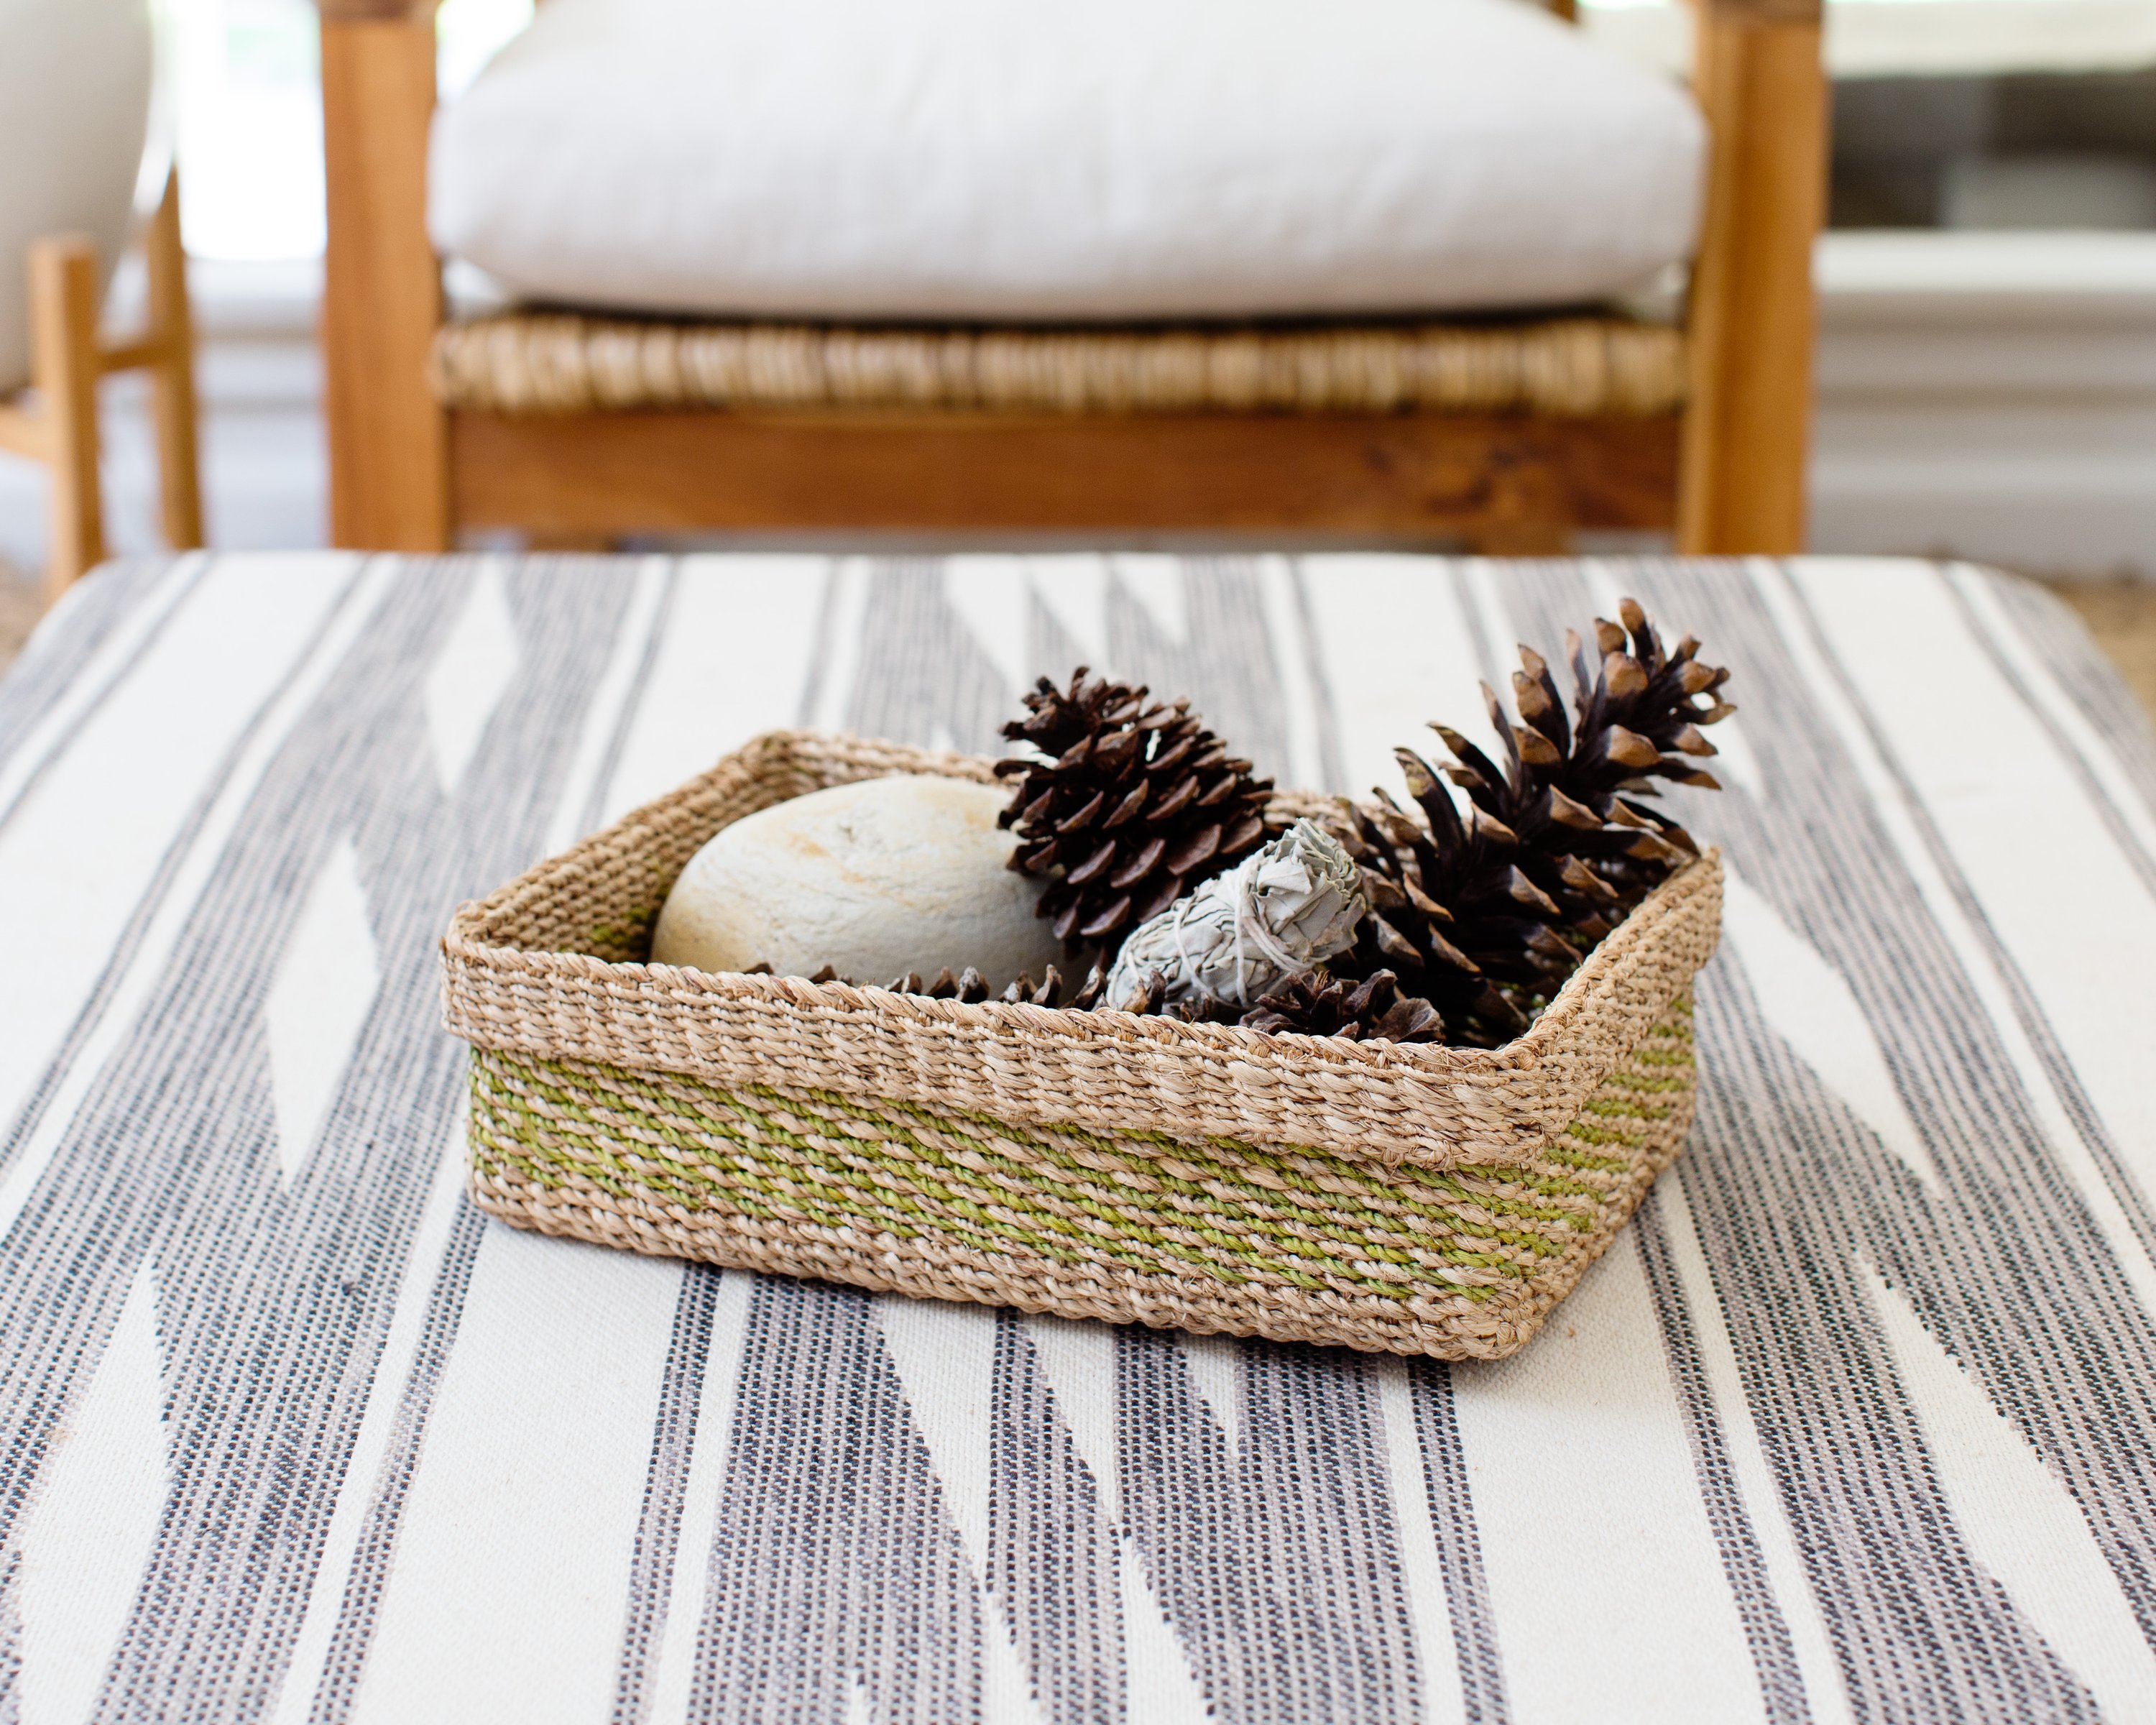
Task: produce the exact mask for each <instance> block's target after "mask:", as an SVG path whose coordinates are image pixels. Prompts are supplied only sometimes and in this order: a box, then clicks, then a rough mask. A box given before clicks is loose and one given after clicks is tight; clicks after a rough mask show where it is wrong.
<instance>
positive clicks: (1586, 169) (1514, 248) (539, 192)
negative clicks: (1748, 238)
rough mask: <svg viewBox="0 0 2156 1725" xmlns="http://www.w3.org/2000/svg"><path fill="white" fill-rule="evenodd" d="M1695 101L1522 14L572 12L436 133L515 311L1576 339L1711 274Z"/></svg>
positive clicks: (537, 26)
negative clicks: (1342, 323) (1403, 320)
mask: <svg viewBox="0 0 2156 1725" xmlns="http://www.w3.org/2000/svg"><path fill="white" fill-rule="evenodd" d="M1704 151H1705V131H1704V126H1703V124H1702V121H1701V118H1700V116H1699V114H1698V112H1697V109H1696V108H1695V107H1694V106H1693V105H1692V103H1691V99H1690V98H1689V97H1688V96H1687V95H1686V94H1685V93H1684V92H1683V91H1682V90H1680V89H1678V88H1677V87H1676V85H1672V84H1671V83H1669V82H1668V81H1666V80H1664V79H1663V78H1661V76H1660V75H1658V74H1655V73H1653V72H1650V71H1648V70H1645V69H1641V68H1640V67H1637V66H1635V65H1633V64H1630V63H1629V62H1627V61H1625V60H1623V59H1619V58H1617V57H1615V56H1614V55H1612V54H1609V52H1608V51H1607V50H1604V49H1599V48H1597V47H1595V46H1594V45H1592V44H1589V43H1588V42H1586V41H1585V40H1584V39H1582V38H1581V37H1580V36H1579V35H1578V33H1576V32H1573V31H1572V30H1570V29H1569V28H1567V27H1566V26H1564V25H1563V24H1561V23H1558V21H1556V20H1555V19H1553V18H1551V17H1549V16H1548V15H1547V14H1545V13H1542V12H1540V11H1538V10H1536V9H1535V8H1532V7H1529V6H1526V5H1522V4H1519V3H1517V0H1343V3H1341V4H1337V5H1332V6H1326V7H1319V8H1311V7H1307V6H1302V5H1297V4H1295V3H1293V0H1188V3H1183V4H1178V5H1175V6H1168V7H1162V6H1157V5H1149V4H1147V3H1145V0H1094V3H1091V4H1087V5H1085V6H1078V7H1060V8H1048V7H1039V6H1013V5H1009V4H1000V3H996V0H906V3H896V4H890V3H879V0H804V3H802V4H797V5H790V6H757V5H752V4H748V3H747V0H548V3H547V4H546V5H545V6H543V7H542V8H540V9H539V12H538V15H537V16H536V18H535V20H534V21H533V23H531V26H530V28H528V29H526V31H525V33H523V34H522V35H521V37H519V38H518V39H516V41H515V42H513V43H511V44H510V46H509V47H508V48H507V49H505V50H504V51H503V52H502V54H500V56H498V57H497V58H496V59H495V61H494V63H493V64H491V65H490V66H489V67H488V68H487V69H486V70H485V72H484V73H482V74H480V78H479V79H478V80H477V81H476V82H475V84H474V85H472V86H471V87H470V90H467V91H466V92H465V94H464V95H462V96H461V97H460V98H459V99H458V100H455V101H454V102H453V103H451V104H450V105H448V106H447V107H445V108H444V110H442V112H441V113H440V115H439V117H438V119H437V121H436V127H435V133H434V161H433V169H432V191H431V196H432V204H433V207H432V218H431V219H432V226H433V230H434V238H435V241H436V243H437V244H439V246H440V247H441V248H442V249H444V251H445V252H448V253H449V254H454V255H456V256H459V257H462V258H465V259H468V260H470V262H472V263H475V264H479V265H480V266H481V267H482V268H483V269H485V270H489V271H490V272H492V273H493V274H494V275H496V276H497V277H499V278H500V280H502V281H503V282H504V283H506V285H509V286H510V287H511V288H512V289H514V290H516V291H518V292H520V293H521V294H524V295H528V296H531V297H532V298H536V299H543V300H557V301H561V302H564V303H567V304H572V305H593V306H618V307H624V308H630V309H639V310H646V311H670V312H678V313H689V314H706V315H715V316H761V317H810V318H836V319H844V320H850V321H879V320H886V319H891V320H903V319H935V320H946V321H947V320H953V319H957V320H965V319H981V320H1031V321H1087V320H1146V319H1158V318H1190V317H1245V316H1293V315H1301V314H1310V315H1322V314H1332V315H1339V314H1357V313H1368V312H1381V313H1382V312H1430V311H1455V310H1488V309H1496V308H1504V307H1512V306H1536V305H1545V306H1546V305H1566V304H1574V303H1578V302H1581V301H1584V300H1594V299H1597V298H1601V297H1606V296H1608V295H1612V294H1614V293H1617V292H1620V291H1621V290H1625V289H1627V288H1630V287H1633V286H1635V285H1639V284H1640V282H1641V281H1642V280H1644V279H1645V278H1646V277H1647V276H1649V275H1650V274H1651V273H1652V272H1654V271H1655V270H1658V269H1660V268H1661V266H1663V265H1665V264H1670V263H1672V262H1675V261H1677V260H1679V259H1684V258H1686V256H1688V255H1689V254H1690V249H1691V244H1692V240H1693V235H1694V231H1695V228H1696V226H1697V219H1698V211H1699V206H1700V199H1701V188H1702V163H1703V161H1704Z"/></svg>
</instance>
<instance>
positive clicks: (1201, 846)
mask: <svg viewBox="0 0 2156 1725" xmlns="http://www.w3.org/2000/svg"><path fill="white" fill-rule="evenodd" d="M1025 705H1026V716H1025V717H1024V718H1023V719H1019V720H1015V721H1013V722H1012V723H1010V724H1009V725H1006V726H1004V736H1005V737H1009V738H1010V739H1011V740H1012V741H1013V742H1029V743H1031V744H1033V745H1034V747H1036V748H1037V749H1039V751H1040V752H1041V755H1042V756H1043V757H1045V758H1038V759H1036V758H1029V757H1028V758H1013V759H1010V760H1005V761H999V762H997V763H996V773H997V774H998V777H1000V778H1014V779H1016V780H1017V781H1018V783H1017V786H1016V788H1015V789H1014V792H1013V793H1012V796H1011V802H1010V806H1009V808H1008V809H1005V810H1004V814H1003V817H1002V824H1004V826H1006V827H1013V826H1014V827H1016V828H1017V829H1018V834H1019V845H1018V849H1017V850H1015V851H1014V853H1013V854H1012V856H1011V866H1012V867H1013V868H1014V869H1016V870H1019V872H1020V873H1022V874H1026V875H1034V876H1037V877H1039V878H1041V879H1044V880H1047V881H1048V883H1049V885H1048V887H1047V890H1046V891H1045V892H1043V893H1042V895H1041V899H1040V914H1041V915H1042V916H1047V917H1050V918H1052V919H1053V925H1052V926H1053V927H1054V928H1055V934H1056V937H1057V938H1058V939H1059V940H1060V941H1061V942H1063V944H1064V947H1065V949H1066V950H1067V951H1069V952H1073V953H1076V952H1080V951H1082V950H1084V949H1085V948H1086V947H1094V948H1096V949H1098V950H1099V951H1101V952H1102V953H1104V954H1106V955H1108V956H1112V955H1113V953H1114V952H1115V950H1116V947H1120V946H1121V945H1122V941H1123V938H1124V937H1125V936H1127V935H1128V934H1129V933H1130V932H1131V931H1132V929H1134V928H1136V927H1137V926H1138V924H1140V923H1141V922H1144V921H1145V920H1146V919H1147V917H1148V916H1153V915H1155V914H1156V913H1158V911H1163V910H1165V909H1167V908H1168V906H1169V905H1171V904H1173V902H1174V901H1176V900H1177V899H1178V898H1179V897H1181V896H1183V893H1184V892H1186V891H1188V890H1189V889H1190V888H1191V887H1193V886H1196V885H1197V884H1198V883H1199V881H1200V880H1204V879H1206V878H1207V877H1208V876H1209V875H1214V874H1217V873H1218V872H1219V870H1222V869H1224V868H1227V867H1229V866H1230V865H1233V864H1234V863H1235V862H1238V861H1240V860H1241V859H1242V858H1243V857H1244V856H1245V855H1248V854H1249V853H1250V851H1252V850H1255V849H1256V848H1257V847H1258V845H1260V844H1261V843H1262V842H1263V841H1264V839H1265V802H1266V798H1267V795H1268V793H1270V791H1271V789H1272V781H1271V780H1270V779H1262V780H1261V779H1254V778H1251V777H1250V762H1248V761H1242V760H1236V759H1234V758H1231V757H1229V753H1228V749H1227V745H1226V744H1224V743H1223V742H1221V741H1220V739H1219V737H1215V736H1214V734H1213V733H1212V732H1210V731H1208V730H1207V729H1206V728H1205V727H1204V725H1203V724H1201V723H1200V722H1199V719H1198V717H1197V716H1196V715H1194V714H1193V713H1192V712H1191V711H1190V710H1189V703H1188V701H1177V702H1175V703H1174V704H1173V706H1163V705H1161V704H1160V703H1158V702H1154V703H1152V704H1148V703H1147V691H1145V690H1144V689H1143V688H1136V689H1133V688H1132V687H1131V686H1129V685H1127V684H1123V683H1115V682H1110V681H1107V680H1104V679H1101V678H1098V677H1090V678H1089V677H1088V675H1086V669H1085V667H1083V666H1082V665H1081V667H1080V668H1079V669H1078V670H1077V671H1076V672H1075V673H1074V674H1073V675H1072V677H1071V679H1070V687H1069V688H1068V689H1058V688H1057V687H1056V686H1055V685H1054V684H1053V683H1051V682H1050V681H1049V680H1048V679H1047V678H1045V677H1043V678H1042V679H1041V680H1040V682H1039V685H1038V686H1037V687H1036V688H1035V689H1034V691H1033V692H1032V693H1030V694H1029V695H1028V696H1026V697H1025Z"/></svg>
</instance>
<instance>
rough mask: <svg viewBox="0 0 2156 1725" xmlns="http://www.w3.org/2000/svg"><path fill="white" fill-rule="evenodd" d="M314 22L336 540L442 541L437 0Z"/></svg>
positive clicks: (357, 543)
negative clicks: (433, 366)
mask: <svg viewBox="0 0 2156 1725" xmlns="http://www.w3.org/2000/svg"><path fill="white" fill-rule="evenodd" d="M321 24H322V49H321V59H322V134H323V136H322V142H323V155H324V158H325V165H326V170H327V181H328V186H327V189H328V206H329V247H328V254H327V257H326V268H325V277H324V282H323V292H322V359H323V371H324V380H323V381H324V387H325V391H326V398H327V408H328V421H329V442H330V521H331V537H332V539H333V540H334V541H335V542H336V544H338V545H341V546H349V547H356V548H359V549H363V550H376V551H442V550H446V549H448V548H449V537H450V522H449V422H448V419H447V417H446V416H445V415H444V413H443V412H442V409H441V408H440V407H439V405H437V403H435V401H434V394H433V392H432V391H431V390H430V389H429V387H428V382H427V356H428V352H429V348H430V347H431V346H432V344H433V341H434V331H435V330H436V329H437V328H438V327H439V326H440V323H441V321H442V283H441V269H440V265H439V263H438V261H437V260H436V259H435V257H434V249H433V248H432V247H431V246H430V245H429V243H428V239H427V135H428V128H429V123H430V121H431V120H432V118H433V115H434V0H321Z"/></svg>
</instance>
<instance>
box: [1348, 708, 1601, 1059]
mask: <svg viewBox="0 0 2156 1725" xmlns="http://www.w3.org/2000/svg"><path fill="white" fill-rule="evenodd" d="M1396 753H1397V754H1399V756H1400V757H1401V765H1402V766H1403V767H1404V768H1406V769H1407V773H1408V782H1409V788H1410V789H1411V790H1414V791H1419V793H1420V794H1419V795H1418V796H1417V798H1416V800H1417V802H1418V803H1420V805H1421V807H1422V809H1423V811H1424V816H1425V820H1424V821H1418V820H1416V819H1413V818H1412V817H1411V816H1409V815H1408V814H1405V813H1404V811H1403V810H1402V809H1400V808H1399V805H1398V804H1396V803H1394V801H1393V800H1392V798H1390V797H1389V796H1387V795H1386V794H1385V793H1383V791H1380V792H1378V801H1379V803H1380V805H1381V806H1380V807H1379V809H1378V810H1377V811H1376V812H1375V813H1372V812H1370V811H1367V810H1361V809H1358V811H1357V814H1356V820H1357V825H1358V836H1359V837H1360V839H1361V840H1362V845H1363V854H1362V855H1361V856H1360V857H1358V861H1360V863H1361V864H1362V865H1363V891H1364V892H1365V894H1366V895H1367V896H1368V898H1369V901H1370V914H1369V915H1368V916H1366V917H1365V918H1364V919H1363V927H1362V928H1361V930H1360V931H1359V932H1358V936H1357V938H1356V942H1355V950H1354V952H1353V956H1352V957H1350V958H1348V959H1346V960H1342V961H1337V962H1336V963H1335V964H1334V966H1333V968H1334V969H1335V970H1336V971H1338V972H1341V973H1345V974H1351V975H1355V976H1373V975H1375V974H1376V973H1378V971H1380V970H1390V971H1392V972H1394V973H1396V975H1397V976H1398V977H1399V986H1400V987H1401V988H1403V989H1404V990H1407V991H1409V992H1411V993H1414V994H1416V995H1419V996H1422V997H1424V998H1425V999H1428V1000H1429V1001H1430V1004H1431V1005H1432V1006H1433V1007H1434V1008H1435V1009H1436V1011H1437V1012H1438V1013H1439V1014H1440V1016H1441V1017H1442V1018H1443V1019H1444V1021H1445V1040H1447V1041H1448V1042H1454V1043H1466V1044H1470V1045H1476V1046H1479V1047H1495V1046H1496V1045H1498V1044H1500V1043H1502V1042H1508V1041H1510V1040H1512V1038H1513V1037H1514V1036H1517V1034H1519V1033H1520V1032H1521V1031H1522V1030H1524V1029H1527V1023H1528V1013H1529V1010H1530V1009H1531V1007H1532V1004H1533V1002H1535V1001H1536V1000H1537V999H1541V998H1542V997H1543V996H1544V995H1546V994H1548V993H1553V992H1554V990H1555V988H1556V986H1557V984H1558V983H1559V982H1561V981H1562V980H1563V978H1564V977H1565V976H1567V975H1568V974H1569V973H1570V972H1571V971H1572V969H1573V967H1574V966H1576V965H1577V964H1578V963H1579V960H1580V956H1581V955H1580V952H1579V951H1578V948H1577V947H1573V945H1572V944H1571V943H1570V942H1568V941H1566V940H1565V939H1564V937H1563V936H1562V935H1560V934H1559V933H1558V932H1557V930H1556V928H1555V927H1554V926H1553V925H1555V924H1557V923H1558V922H1559V921H1560V920H1561V913H1560V911H1558V906H1556V904H1555V903H1554V902H1553V901H1551V899H1550V897H1549V896H1548V894H1547V893H1545V892H1543V891H1542V890H1541V889H1540V888H1539V887H1537V886H1536V885H1535V884H1534V882H1533V881H1532V880H1529V879H1528V878H1527V875H1525V874H1524V873H1523V872H1522V870H1520V868H1519V867H1518V866H1517V864H1516V863H1515V862H1514V861H1513V860H1512V853H1513V851H1514V850H1515V849H1516V848H1517V847H1516V846H1515V845H1513V843H1512V837H1511V834H1508V833H1504V832H1502V831H1501V830H1495V831H1493V830H1492V828H1493V827H1494V825H1495V824H1494V823H1492V822H1491V821H1490V820H1489V819H1487V818H1486V817H1484V816H1482V815H1481V813H1480V811H1479V810H1476V809H1473V808H1472V807H1471V808H1470V810H1469V815H1468V818H1467V819H1466V820H1462V819H1461V818H1460V811H1459V810H1458V809H1456V808H1455V807H1454V805H1453V801H1452V798H1451V797H1450V795H1449V794H1447V793H1446V792H1445V788H1444V787H1443V786H1442V785H1440V783H1438V782H1437V780H1436V778H1435V777H1434V776H1432V775H1431V774H1430V770H1429V768H1427V767H1426V766H1424V764H1423V762H1422V761H1421V760H1420V758H1419V757H1417V756H1414V755H1413V754H1411V753H1409V752H1408V751H1406V750H1404V749H1402V750H1399V751H1396Z"/></svg>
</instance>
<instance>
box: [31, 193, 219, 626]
mask: <svg viewBox="0 0 2156 1725" xmlns="http://www.w3.org/2000/svg"><path fill="white" fill-rule="evenodd" d="M143 244H144V249H145V252H146V263H147V264H148V276H149V290H150V291H149V316H148V319H147V322H146V327H145V329H144V331H143V333H142V335H141V337H140V338H139V339H138V340H136V341H123V342H121V343H120V344H118V345H117V346H111V347H108V346H105V345H104V344H103V343H102V342H101V341H100V339H99V336H98V295H97V280H98V270H97V254H96V250H95V248H94V247H93V246H92V245H91V244H90V242H89V241H88V240H86V239H80V238H79V237H73V236H64V237H59V238H55V239H47V240H42V241H40V242H38V244H36V245H34V246H33V247H32V248H31V251H30V260H29V270H30V322H31V343H32V375H31V392H32V393H33V394H34V396H35V398H36V399H35V401H34V403H30V402H16V403H0V449H6V450H8V452H9V453H11V454H17V455H27V456H28V457H29V458H30V459H33V460H35V461H42V462H44V463H45V465H47V466H49V468H51V470H52V493H51V499H52V501H51V503H50V506H49V520H50V522H51V526H50V547H49V553H48V561H47V564H46V574H45V597H46V600H47V602H48V603H50V601H51V600H53V599H55V598H59V595H60V593H62V592H64V590H65V589H66V588H67V587H68V586H69V584H70V583H73V582H74V581H75V580H76V579H77V578H80V576H81V575H83V574H84V573H85V572H86V571H88V570H90V568H92V567H95V566H96V565H97V564H98V563H100V562H103V561H104V560H105V505H104V498H103V489H102V486H101V485H100V480H99V475H98V457H99V450H100V443H99V438H98V426H97V382H98V379H99V378H100V377H104V376H105V375H106V374H107V373H108V372H127V371H138V370H139V371H147V372H149V373H150V378H151V400H152V403H154V411H155V413H156V416H157V458H158V468H159V479H160V487H161V492H162V513H163V517H164V530H165V538H166V540H167V542H168V543H169V544H170V545H171V546H172V548H173V549H174V550H176V551H177V550H187V549H192V548H193V547H197V546H199V545H200V544H201V543H202V542H203V529H202V484H201V479H200V476H199V475H198V471H197V467H196V456H195V382H194V326H193V316H192V314H191V313H190V311H189V309H188V304H187V254H186V252H185V250H184V249H182V245H181V242H180V186H179V176H178V174H177V172H173V173H172V174H170V175H168V176H167V178H166V181H165V195H164V198H163V199H162V201H161V202H160V203H159V204H158V206H157V213H156V214H155V215H154V216H153V217H152V218H151V220H150V223H149V227H148V230H147V232H146V234H145V235H144V238H143Z"/></svg>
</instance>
